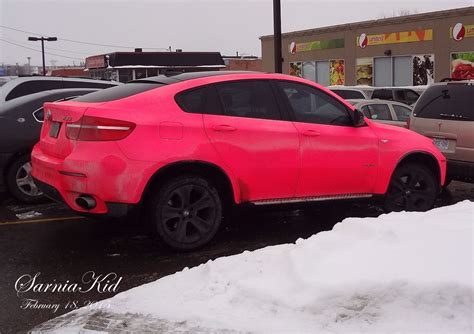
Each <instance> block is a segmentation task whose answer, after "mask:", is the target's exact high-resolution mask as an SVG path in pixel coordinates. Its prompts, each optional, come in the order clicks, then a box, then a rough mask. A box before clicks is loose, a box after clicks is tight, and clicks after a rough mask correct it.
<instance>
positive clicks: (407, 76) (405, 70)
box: [393, 56, 413, 86]
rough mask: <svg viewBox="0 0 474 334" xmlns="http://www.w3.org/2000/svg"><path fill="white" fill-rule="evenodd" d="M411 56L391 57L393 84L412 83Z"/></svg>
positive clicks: (405, 84)
mask: <svg viewBox="0 0 474 334" xmlns="http://www.w3.org/2000/svg"><path fill="white" fill-rule="evenodd" d="M412 82H413V75H412V60H411V57H410V56H408V57H393V85H394V86H411V85H412V84H413V83H412Z"/></svg>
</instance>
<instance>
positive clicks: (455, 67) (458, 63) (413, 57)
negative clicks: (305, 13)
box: [260, 7, 474, 86]
mask: <svg viewBox="0 0 474 334" xmlns="http://www.w3.org/2000/svg"><path fill="white" fill-rule="evenodd" d="M260 40H261V45H262V67H263V71H267V72H273V71H274V52H273V51H274V50H273V36H263V37H261V38H260ZM282 55H283V72H284V73H288V74H291V75H295V76H300V77H304V78H306V79H309V80H312V81H315V82H318V83H320V84H323V85H325V86H329V85H350V86H352V85H369V86H415V85H426V84H430V83H432V82H438V81H441V80H443V79H446V78H454V79H469V78H471V79H474V7H466V8H459V9H453V10H446V11H438V12H431V13H423V14H416V15H408V16H400V17H392V18H386V19H381V20H373V21H364V22H358V23H350V24H342V25H337V26H331V27H324V28H316V29H309V30H303V31H295V32H289V33H284V34H283V35H282Z"/></svg>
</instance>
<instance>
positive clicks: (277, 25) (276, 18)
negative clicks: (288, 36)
mask: <svg viewBox="0 0 474 334" xmlns="http://www.w3.org/2000/svg"><path fill="white" fill-rule="evenodd" d="M273 47H274V48H273V50H274V51H273V53H274V56H275V73H281V72H282V64H281V63H282V55H281V4H280V0H273Z"/></svg>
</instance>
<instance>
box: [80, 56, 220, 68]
mask: <svg viewBox="0 0 474 334" xmlns="http://www.w3.org/2000/svg"><path fill="white" fill-rule="evenodd" d="M99 57H100V60H102V59H103V60H104V61H103V62H102V61H98V60H99V59H98V58H99ZM88 60H89V61H88ZM107 60H108V61H107ZM107 65H108V66H107ZM106 67H109V68H110V67H111V68H134V67H135V68H137V67H142V68H143V67H150V68H193V67H197V68H203V67H204V68H212V67H217V68H220V67H225V63H224V60H223V59H222V56H221V54H220V53H219V52H114V53H110V54H107V55H100V56H91V57H88V58H87V59H86V68H88V69H92V68H106Z"/></svg>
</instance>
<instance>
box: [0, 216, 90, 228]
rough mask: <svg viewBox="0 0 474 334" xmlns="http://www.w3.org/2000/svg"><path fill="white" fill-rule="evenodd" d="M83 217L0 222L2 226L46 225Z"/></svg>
mask: <svg viewBox="0 0 474 334" xmlns="http://www.w3.org/2000/svg"><path fill="white" fill-rule="evenodd" d="M84 218H86V217H83V216H72V217H57V218H43V219H32V220H17V221H11V222H0V226H2V225H17V224H33V223H48V222H57V221H62V220H73V219H84Z"/></svg>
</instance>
